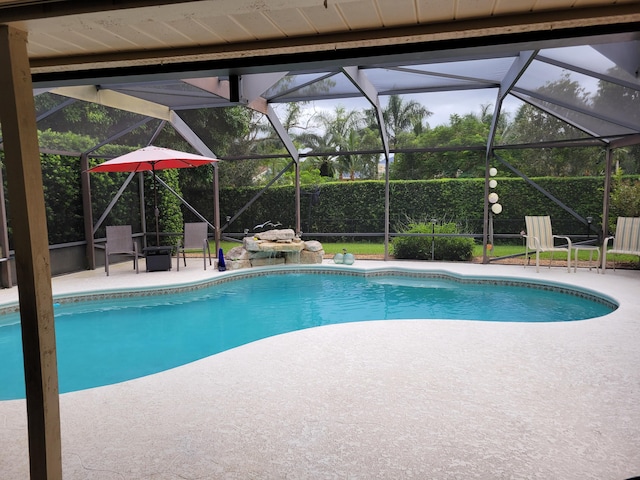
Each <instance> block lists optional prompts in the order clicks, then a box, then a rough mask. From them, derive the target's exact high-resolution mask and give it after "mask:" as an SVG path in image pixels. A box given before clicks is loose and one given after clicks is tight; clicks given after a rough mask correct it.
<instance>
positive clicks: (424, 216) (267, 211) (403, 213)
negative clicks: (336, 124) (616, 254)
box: [184, 177, 604, 234]
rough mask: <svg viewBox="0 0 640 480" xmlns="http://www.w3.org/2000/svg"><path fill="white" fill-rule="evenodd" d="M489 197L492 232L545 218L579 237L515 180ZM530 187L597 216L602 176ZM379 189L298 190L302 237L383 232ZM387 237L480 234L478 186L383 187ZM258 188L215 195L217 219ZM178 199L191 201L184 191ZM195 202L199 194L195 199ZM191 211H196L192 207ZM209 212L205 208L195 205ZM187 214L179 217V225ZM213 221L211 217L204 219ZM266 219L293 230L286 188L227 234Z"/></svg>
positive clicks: (578, 228) (573, 223) (271, 192)
mask: <svg viewBox="0 0 640 480" xmlns="http://www.w3.org/2000/svg"><path fill="white" fill-rule="evenodd" d="M497 181H498V186H497V187H496V189H495V191H496V193H498V195H499V196H500V203H501V204H502V206H503V211H502V213H501V214H500V215H496V216H495V219H494V229H495V232H496V233H519V232H520V231H521V230H522V229H523V228H524V216H525V215H551V218H552V222H553V225H554V229H555V230H557V231H558V232H563V233H566V234H583V233H586V227H585V226H584V225H582V224H581V223H580V222H578V221H577V220H576V219H574V217H573V216H571V215H570V214H569V213H568V212H566V211H565V210H563V209H562V208H561V207H560V206H558V205H556V204H554V203H553V202H552V201H551V200H550V199H548V198H547V197H546V196H544V195H543V194H542V193H541V192H539V191H538V190H536V189H535V188H533V187H532V186H530V185H528V184H527V183H526V182H525V181H524V180H522V179H519V178H498V179H497ZM534 181H535V182H536V183H537V184H539V185H540V186H541V187H542V188H544V189H546V190H547V191H549V192H550V193H551V194H552V195H554V196H555V197H556V198H558V199H559V200H560V201H561V202H563V203H564V204H565V205H568V206H569V207H571V208H572V209H573V210H575V211H576V212H577V213H578V214H580V215H582V216H584V217H587V216H591V217H593V218H594V225H596V224H598V223H599V222H600V218H601V215H602V189H603V185H604V179H603V178H602V177H581V178H566V177H563V178H536V179H534ZM384 188H385V187H384V182H383V181H363V182H335V183H327V184H321V185H318V186H317V187H303V188H302V194H301V220H302V230H303V232H305V233H313V232H318V233H349V232H354V233H368V232H380V233H381V232H384ZM389 188H390V223H391V231H392V232H394V231H397V230H398V229H399V228H401V226H402V225H406V224H407V223H409V222H428V221H430V220H431V219H432V218H435V219H437V220H438V223H447V222H455V223H457V224H459V225H461V226H462V228H463V229H464V230H465V231H468V232H477V233H481V232H482V219H483V209H484V203H483V197H484V179H442V180H424V181H420V180H415V181H392V182H391V183H390V187H389ZM259 191H260V189H259V188H243V189H225V188H222V189H221V190H220V214H221V216H222V221H223V223H224V220H225V217H226V216H231V217H232V216H234V215H235V213H236V212H238V211H239V210H240V209H241V208H242V207H243V206H244V205H245V204H246V203H247V202H248V201H249V200H250V199H251V198H252V197H253V196H254V195H255V194H256V193H257V192H259ZM184 193H185V197H187V198H190V197H193V198H198V197H199V196H198V195H197V194H194V192H187V191H184ZM201 196H202V195H200V197H201ZM193 204H194V206H196V205H197V204H198V202H197V201H194V203H193ZM202 207H204V209H203V210H201V211H204V212H206V211H207V210H211V209H212V205H211V203H207V204H206V205H204V204H203V205H202ZM186 217H187V213H185V218H186ZM211 218H212V217H211ZM267 220H271V221H272V222H280V223H282V225H283V226H284V227H288V228H293V227H294V226H295V191H294V187H292V186H283V187H272V188H270V189H268V190H266V191H265V192H264V194H263V195H262V196H261V197H260V198H259V199H258V200H257V201H255V202H254V203H253V204H252V205H251V207H249V208H248V209H247V210H246V211H245V212H243V213H242V215H240V216H239V218H238V219H237V221H236V222H234V223H233V225H232V226H231V228H230V229H229V230H228V231H231V232H242V231H243V230H244V229H245V228H246V229H249V231H250V232H252V231H253V227H254V226H255V225H257V224H260V223H263V222H265V221H267Z"/></svg>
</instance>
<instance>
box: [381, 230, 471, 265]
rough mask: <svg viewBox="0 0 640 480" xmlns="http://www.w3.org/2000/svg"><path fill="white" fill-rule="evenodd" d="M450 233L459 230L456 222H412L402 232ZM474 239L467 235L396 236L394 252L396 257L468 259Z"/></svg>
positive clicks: (393, 244) (393, 245)
mask: <svg viewBox="0 0 640 480" xmlns="http://www.w3.org/2000/svg"><path fill="white" fill-rule="evenodd" d="M432 232H433V233H449V234H455V233H460V232H458V227H457V226H456V224H455V223H445V224H443V225H433V224H432V223H410V224H409V225H408V226H407V227H406V229H404V231H403V232H402V233H421V234H430V233H432ZM473 246H474V241H473V239H472V238H467V237H396V238H394V240H393V243H392V247H393V254H394V256H395V257H396V258H404V259H412V260H431V249H432V247H433V258H434V260H448V261H466V260H469V259H470V258H471V256H472V254H473Z"/></svg>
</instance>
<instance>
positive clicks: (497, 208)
mask: <svg viewBox="0 0 640 480" xmlns="http://www.w3.org/2000/svg"><path fill="white" fill-rule="evenodd" d="M491 211H492V212H493V213H495V214H496V215H498V214H499V213H500V212H502V205H500V204H499V203H494V204H493V205H491Z"/></svg>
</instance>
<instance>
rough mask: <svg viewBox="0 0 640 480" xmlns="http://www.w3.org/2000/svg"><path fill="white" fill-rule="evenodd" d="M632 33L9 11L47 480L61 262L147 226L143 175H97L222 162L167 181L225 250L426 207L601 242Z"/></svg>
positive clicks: (18, 258) (412, 9) (610, 0)
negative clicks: (128, 165)
mask: <svg viewBox="0 0 640 480" xmlns="http://www.w3.org/2000/svg"><path fill="white" fill-rule="evenodd" d="M639 26H640V4H638V2H637V1H635V0H585V1H576V0H554V1H538V0H521V1H520V0H519V1H512V2H505V1H501V0H486V1H473V2H471V1H466V0H455V1H450V0H433V1H431V0H429V1H427V0H425V1H421V0H420V1H418V0H288V1H282V0H262V1H260V2H256V1H253V0H215V1H214V0H196V1H193V0H192V1H183V0H155V1H142V0H121V1H118V2H113V1H100V0H95V1H83V2H76V1H68V0H56V1H49V0H44V1H39V0H35V1H33V0H29V1H23V0H12V1H3V2H0V64H1V65H2V68H0V87H1V88H0V122H1V124H2V148H3V154H4V158H3V161H4V168H3V171H2V173H3V175H5V176H4V179H3V182H0V184H2V185H3V186H5V185H4V184H5V181H4V180H6V193H7V201H6V202H5V199H4V193H5V192H4V190H0V247H2V254H1V256H0V260H2V261H0V269H1V270H2V281H3V283H4V285H9V284H11V283H12V278H11V277H12V275H11V274H12V273H15V274H16V275H15V276H16V281H17V283H18V284H19V287H20V288H19V297H20V302H19V303H20V317H21V328H22V331H23V356H24V363H25V372H26V386H27V389H26V397H27V416H28V430H29V465H30V475H31V478H33V479H36V478H38V479H44V478H46V479H59V478H62V462H61V439H60V437H61V436H60V418H59V407H58V384H57V367H56V346H55V335H54V332H55V327H54V322H53V297H52V291H51V281H50V276H51V274H52V273H53V274H57V273H63V272H66V271H73V270H81V269H84V268H93V267H95V264H96V251H97V250H99V247H100V246H101V240H102V235H103V234H102V230H101V229H102V228H103V226H104V225H108V224H114V223H128V224H132V225H134V230H135V231H136V233H137V234H138V235H139V236H140V239H141V241H144V240H145V239H147V231H148V222H149V218H148V217H149V216H150V215H149V212H148V206H147V204H148V201H147V197H149V196H150V193H151V191H150V188H151V186H150V183H151V182H150V179H149V178H141V175H138V174H134V175H132V176H131V178H130V179H129V176H127V175H125V176H124V178H121V177H110V176H107V175H105V176H104V177H100V179H98V178H96V177H91V178H90V177H89V174H88V173H86V171H87V169H88V168H89V167H90V166H91V165H93V164H95V163H99V162H101V161H104V160H107V159H109V158H112V157H115V156H117V155H120V154H122V153H126V152H127V151H130V150H134V149H137V148H140V147H144V146H146V145H150V144H153V145H157V146H160V147H168V148H173V149H182V150H187V151H190V152H192V153H198V154H201V155H204V156H208V157H212V156H216V157H218V158H219V159H220V161H219V162H217V163H216V164H215V165H217V167H215V166H214V167H212V168H211V169H210V170H206V169H204V170H203V171H200V170H198V169H193V171H192V172H190V174H189V175H187V174H185V175H182V173H183V172H180V173H178V172H176V171H167V172H166V174H165V175H162V176H161V178H160V180H162V182H164V184H166V186H168V187H171V189H172V190H173V192H174V193H175V195H174V193H171V195H167V196H165V195H164V194H162V195H160V193H161V192H158V194H159V196H160V198H159V208H160V209H161V213H160V215H161V216H160V219H161V221H162V219H163V218H165V219H168V220H167V223H166V224H165V225H162V224H161V228H162V231H163V232H164V233H165V234H167V235H170V234H171V233H172V232H175V231H177V230H179V228H180V225H179V224H180V223H181V221H182V220H187V219H191V218H194V217H193V216H195V218H200V217H198V215H201V216H202V217H203V218H205V219H206V220H207V221H208V222H209V223H211V227H212V228H211V229H210V233H211V234H212V236H214V237H215V238H216V240H219V239H221V238H222V237H223V236H225V235H226V236H229V237H233V236H234V234H236V235H237V234H244V231H245V230H250V229H252V228H253V227H255V226H256V225H257V224H258V223H257V222H260V223H262V222H264V221H266V220H271V221H273V222H274V223H277V222H280V223H282V224H283V225H286V226H290V227H292V228H294V229H295V230H297V231H298V232H303V235H305V236H306V235H321V234H324V233H338V234H347V233H349V234H365V233H366V234H373V235H376V236H378V237H379V238H382V239H383V241H384V242H385V245H387V246H388V244H389V240H390V239H391V238H392V237H393V235H394V234H396V233H397V223H398V221H399V219H402V218H403V217H413V218H417V217H419V216H424V218H429V217H431V220H435V219H439V221H441V220H442V218H443V217H448V218H455V220H456V221H460V220H464V219H466V220H467V221H468V223H469V225H470V227H469V228H468V232H469V233H470V234H473V235H479V237H476V238H479V239H481V241H482V242H483V244H484V245H486V244H487V240H488V236H489V233H490V227H491V226H493V231H494V232H495V233H504V234H516V235H517V232H518V229H519V227H518V225H516V223H511V221H513V222H520V218H521V216H522V214H523V212H524V210H525V207H523V206H522V205H523V203H524V204H526V205H527V206H528V207H529V208H533V207H534V206H535V207H536V210H545V212H541V211H536V212H527V213H547V212H550V213H552V215H553V216H554V220H555V219H558V221H565V220H567V221H569V222H570V223H571V224H568V225H567V227H566V229H567V230H573V231H571V232H568V231H567V232H566V233H580V231H579V230H581V229H582V226H586V227H587V228H588V230H586V232H588V233H587V235H588V234H589V233H592V232H593V233H596V232H594V231H593V229H592V227H593V225H596V226H595V227H593V228H594V229H595V230H598V231H600V232H604V231H606V230H607V228H608V220H607V218H608V216H609V208H610V204H609V200H610V195H609V190H610V188H611V182H612V172H613V170H614V166H615V167H616V168H617V167H618V166H619V167H620V169H619V170H618V171H624V172H626V173H638V160H637V158H638V152H637V145H638V142H639V139H640V137H639V136H638V130H639V127H640V120H639V118H638V102H639V100H638V86H639V81H638V72H639V71H640V43H639V42H640V38H639V35H638V31H639V28H638V27H639ZM34 100H35V105H34ZM34 106H35V112H36V113H35V115H34ZM492 168H495V169H496V170H497V174H496V176H495V177H492V176H491V175H490V171H491V169H492ZM40 171H42V174H43V175H42V176H41V175H40ZM543 177H546V178H551V179H553V178H559V177H566V178H575V177H579V178H586V179H588V180H589V182H586V183H582V184H578V183H575V182H574V183H571V182H568V183H565V184H563V185H562V186H561V187H559V188H556V187H555V186H553V185H552V184H551V183H549V181H548V180H544V181H543V180H542V178H543ZM454 178H455V179H456V180H455V182H456V183H455V184H454V183H453V181H449V179H454ZM496 178H497V185H496V186H495V187H493V186H492V185H494V183H493V182H492V181H491V180H492V179H493V180H495V179H496ZM510 179H513V181H516V180H517V179H522V180H517V181H519V182H523V183H522V185H525V187H526V188H520V189H518V188H515V189H514V188H512V189H511V190H510V189H509V188H508V187H509V186H510V185H511V184H510V183H509V182H510V181H511V180H510ZM43 180H44V181H43ZM364 180H372V181H374V182H368V181H364ZM420 182H422V183H420ZM429 182H432V183H433V182H440V187H439V190H438V191H435V190H432V188H433V187H432V186H431V185H430V184H429ZM447 182H449V183H447ZM465 182H466V183H465ZM473 182H479V183H478V184H477V185H479V186H477V185H476V184H475V183H473ZM43 184H44V186H43ZM587 184H588V185H589V187H588V188H586V187H585V185H587ZM336 185H337V187H336ZM371 185H373V186H371ZM416 185H417V186H418V187H416ZM453 185H455V187H454V186H453ZM460 185H463V186H464V187H465V188H464V189H463V191H464V194H463V193H462V192H461V191H460V190H457V189H459V188H460ZM345 186H346V187H348V188H349V189H350V190H349V192H348V193H349V194H350V195H348V194H347V193H345V192H347V191H346V190H344V191H343V190H340V191H339V192H337V193H336V192H335V191H334V190H335V189H336V188H346V187H345ZM419 187H423V188H419ZM411 188H415V190H413V191H411ZM161 190H162V192H164V191H165V190H166V189H165V188H164V186H163V188H162V189H161ZM203 192H204V193H203ZM272 192H278V194H279V195H280V196H279V197H278V196H277V195H275V194H272ZM425 192H426V193H425ZM442 192H446V193H447V194H446V195H445V194H444V193H442ZM516 192H518V194H517V195H516ZM154 193H155V192H154ZM577 193H580V194H582V195H583V197H582V199H579V203H580V207H578V204H577V203H575V202H576V196H575V195H576V194H577ZM365 194H366V195H365ZM489 194H497V195H498V197H499V200H496V199H495V195H492V200H495V203H493V202H490V200H489ZM267 195H275V197H272V198H271V199H270V200H269V201H270V202H271V204H272V205H273V204H276V205H278V212H279V213H280V215H281V216H282V218H265V217H264V211H263V210H260V208H263V205H264V204H265V203H266V201H265V198H267ZM332 195H333V198H336V197H340V198H341V199H342V204H345V203H347V204H348V207H349V209H350V211H349V212H346V213H345V211H340V212H337V211H335V210H332V209H331V207H332V206H333V205H334V204H335V203H336V202H334V201H329V200H331V198H332ZM438 195H439V196H438ZM178 197H180V198H181V199H182V200H184V202H183V201H182V200H178V201H177V203H176V202H175V200H173V199H175V198H178ZM116 198H117V200H116ZM540 198H544V199H545V202H547V201H548V202H550V203H545V204H544V205H543V204H541V203H540V201H539V199H540ZM585 198H588V199H592V202H593V203H591V204H589V203H588V202H586V201H585ZM45 199H46V201H45ZM523 199H524V200H523ZM569 199H570V200H571V202H570V201H569ZM518 201H519V202H520V207H519V208H520V210H518V209H517V208H516V204H517V202H518ZM465 202H466V203H465ZM187 204H188V206H187ZM196 204H197V205H196ZM496 205H498V206H499V207H497V206H496ZM585 205H586V207H585ZM145 206H146V207H147V208H145ZM196 206H197V208H196ZM408 207H411V208H412V210H407V208H408ZM454 207H455V208H454ZM554 209H555V210H554ZM196 212H197V213H196ZM498 212H499V213H498ZM341 217H342V220H344V219H345V218H346V219H348V220H349V219H350V221H342V220H341ZM371 218H373V219H377V223H376V222H374V223H368V224H366V225H364V224H360V223H359V222H362V221H363V220H366V219H371ZM589 218H591V222H590V221H589ZM327 219H328V220H327ZM503 219H504V220H503ZM509 219H511V221H510V220H509ZM476 222H477V223H476ZM501 222H502V223H501ZM338 227H340V228H338ZM332 229H337V230H338V231H337V232H332V231H331V230H332ZM582 233H585V230H582ZM485 257H486V255H485Z"/></svg>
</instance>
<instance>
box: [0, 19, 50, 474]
mask: <svg viewBox="0 0 640 480" xmlns="http://www.w3.org/2000/svg"><path fill="white" fill-rule="evenodd" d="M0 65H1V66H2V68H0V92H2V95H1V96H0V119H1V121H2V135H3V138H4V148H5V150H4V151H5V160H6V168H7V182H8V184H9V185H10V189H9V200H10V201H11V218H12V219H13V220H14V221H13V225H12V226H13V236H14V240H15V257H16V273H17V279H18V299H19V302H20V323H21V327H22V348H23V357H24V367H25V382H26V394H27V424H28V433H29V467H30V476H31V479H32V480H61V479H62V458H61V455H62V454H61V441H60V406H59V395H58V369H57V361H56V342H55V328H54V320H53V295H52V291H51V267H50V258H49V242H48V232H47V216H46V211H45V205H44V191H43V188H42V169H41V165H40V151H39V147H38V134H37V127H36V115H35V106H34V101H33V85H32V83H31V69H30V66H29V57H28V55H27V34H26V33H25V32H23V31H20V30H17V29H15V28H13V27H9V26H6V25H2V26H0Z"/></svg>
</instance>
